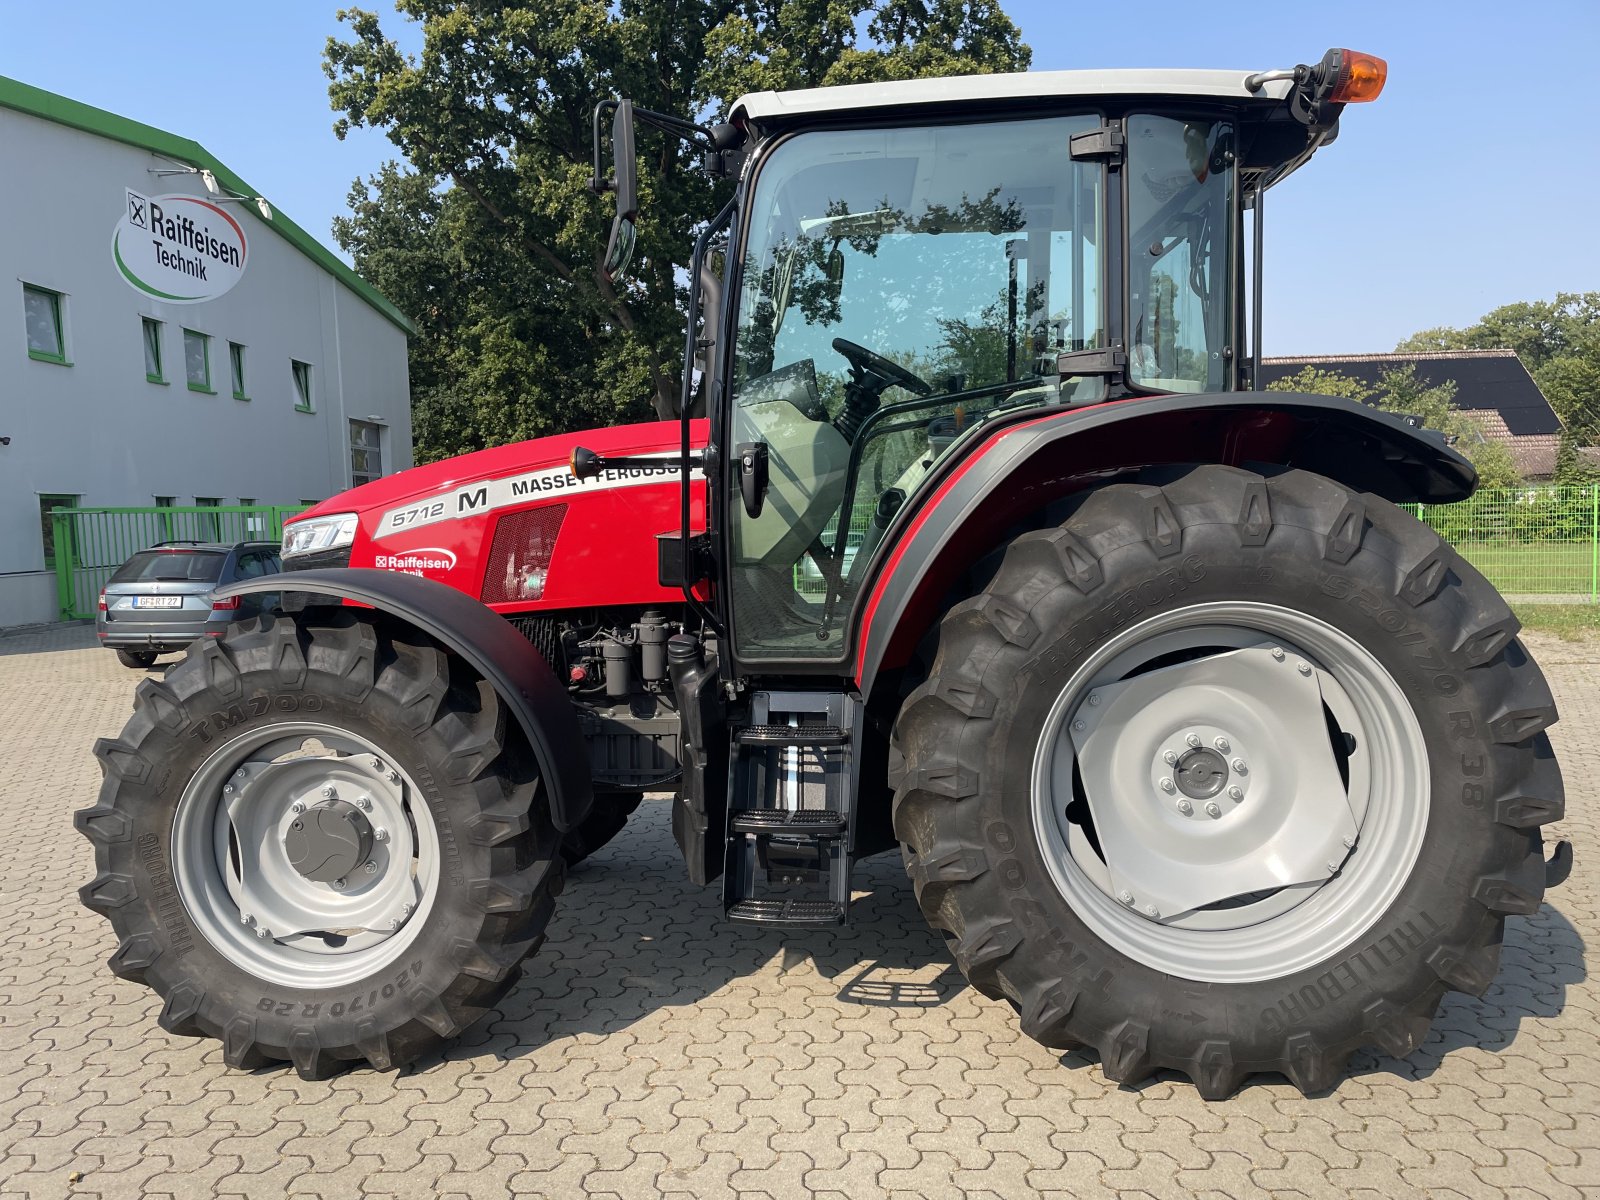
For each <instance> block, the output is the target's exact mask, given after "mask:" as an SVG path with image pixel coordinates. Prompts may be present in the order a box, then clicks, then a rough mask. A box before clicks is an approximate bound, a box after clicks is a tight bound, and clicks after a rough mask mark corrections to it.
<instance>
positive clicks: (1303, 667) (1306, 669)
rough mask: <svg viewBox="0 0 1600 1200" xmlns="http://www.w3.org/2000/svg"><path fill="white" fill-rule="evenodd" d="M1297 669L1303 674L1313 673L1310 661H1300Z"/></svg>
mask: <svg viewBox="0 0 1600 1200" xmlns="http://www.w3.org/2000/svg"><path fill="white" fill-rule="evenodd" d="M1295 670H1296V671H1299V672H1300V674H1302V675H1309V674H1311V664H1310V663H1308V662H1303V663H1300V664H1299V665H1298V666H1296V667H1295Z"/></svg>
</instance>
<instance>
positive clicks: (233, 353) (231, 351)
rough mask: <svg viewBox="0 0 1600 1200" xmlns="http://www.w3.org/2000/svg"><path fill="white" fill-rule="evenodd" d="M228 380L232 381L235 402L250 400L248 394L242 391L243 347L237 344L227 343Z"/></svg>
mask: <svg viewBox="0 0 1600 1200" xmlns="http://www.w3.org/2000/svg"><path fill="white" fill-rule="evenodd" d="M228 378H229V379H230V380H232V381H233V398H234V399H235V400H248V399H250V394H249V393H248V392H246V391H245V390H244V346H243V345H242V344H240V343H239V342H229V343H228Z"/></svg>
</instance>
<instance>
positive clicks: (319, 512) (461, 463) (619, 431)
mask: <svg viewBox="0 0 1600 1200" xmlns="http://www.w3.org/2000/svg"><path fill="white" fill-rule="evenodd" d="M691 436H692V438H693V441H694V445H695V446H697V447H698V446H703V445H704V444H705V439H706V422H704V421H696V422H694V426H693V430H692V434H691ZM579 446H586V447H588V448H589V449H591V450H594V451H595V452H597V453H599V454H602V455H614V454H653V453H662V454H666V453H676V452H677V450H678V449H679V426H678V423H677V422H676V421H652V422H649V423H648V424H643V425H617V426H613V427H612V428H609V429H591V430H587V431H585V432H582V433H562V434H556V435H555V436H553V437H542V438H532V439H530V440H528V441H525V442H512V443H510V444H509V445H505V446H494V447H491V448H490V449H488V450H475V451H473V452H472V453H471V454H460V455H457V456H456V457H455V458H446V459H441V460H440V461H438V462H432V463H426V464H424V465H423V466H420V467H411V468H408V469H407V470H404V471H397V472H396V473H395V474H393V475H385V476H384V477H383V478H382V479H374V480H373V481H372V482H371V483H364V484H362V485H360V486H359V487H353V488H351V489H349V490H348V491H344V492H340V493H338V494H337V495H334V496H330V497H329V498H328V499H326V500H324V501H322V502H321V503H320V504H314V505H312V506H311V507H310V508H308V509H307V510H306V511H305V512H303V513H300V514H298V515H297V516H296V517H295V518H294V519H295V520H303V519H305V518H307V517H320V516H324V515H326V514H329V513H348V512H353V513H359V514H363V515H365V514H368V513H371V512H373V511H374V510H381V511H386V510H388V509H390V508H392V507H394V506H395V505H398V504H401V503H403V502H404V501H407V500H422V499H424V498H426V497H429V496H434V495H437V494H440V493H444V492H451V491H454V490H455V489H457V488H459V487H462V486H464V485H466V484H471V483H482V482H487V481H489V480H498V479H507V478H510V477H513V476H517V475H521V474H525V473H527V472H531V471H538V470H543V469H546V468H550V467H558V466H559V467H564V466H565V465H566V464H567V462H568V461H569V460H570V459H571V457H572V452H573V450H574V449H576V448H577V447H579ZM361 524H362V526H363V528H365V527H366V524H367V522H366V521H365V520H363V521H362V522H361Z"/></svg>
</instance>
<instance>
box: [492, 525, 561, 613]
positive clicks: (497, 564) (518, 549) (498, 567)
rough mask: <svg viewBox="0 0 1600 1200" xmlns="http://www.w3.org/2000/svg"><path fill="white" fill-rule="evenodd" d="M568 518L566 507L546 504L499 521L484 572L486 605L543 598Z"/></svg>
mask: <svg viewBox="0 0 1600 1200" xmlns="http://www.w3.org/2000/svg"><path fill="white" fill-rule="evenodd" d="M566 517H567V506H566V505H565V504H547V505H545V506H544V507H542V508H530V509H527V510H525V511H523V512H517V513H512V514H510V515H509V516H505V517H501V518H500V520H499V521H498V522H497V523H496V524H495V527H494V544H493V545H492V546H491V547H490V549H489V565H488V567H487V568H486V569H485V571H484V573H483V602H484V603H485V604H515V603H516V602H518V601H520V600H537V599H539V597H540V596H542V595H544V581H545V572H547V571H548V570H549V569H550V556H551V555H552V554H554V553H555V548H556V535H557V534H559V533H560V532H561V522H562V521H564V520H566Z"/></svg>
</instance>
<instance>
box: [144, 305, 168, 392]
mask: <svg viewBox="0 0 1600 1200" xmlns="http://www.w3.org/2000/svg"><path fill="white" fill-rule="evenodd" d="M139 324H140V327H141V330H142V332H143V334H144V377H145V378H146V379H148V380H149V381H150V382H151V383H165V382H166V381H167V377H166V375H165V374H164V373H163V372H162V370H161V322H160V321H158V320H156V319H155V318H154V317H140V318H139Z"/></svg>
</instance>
